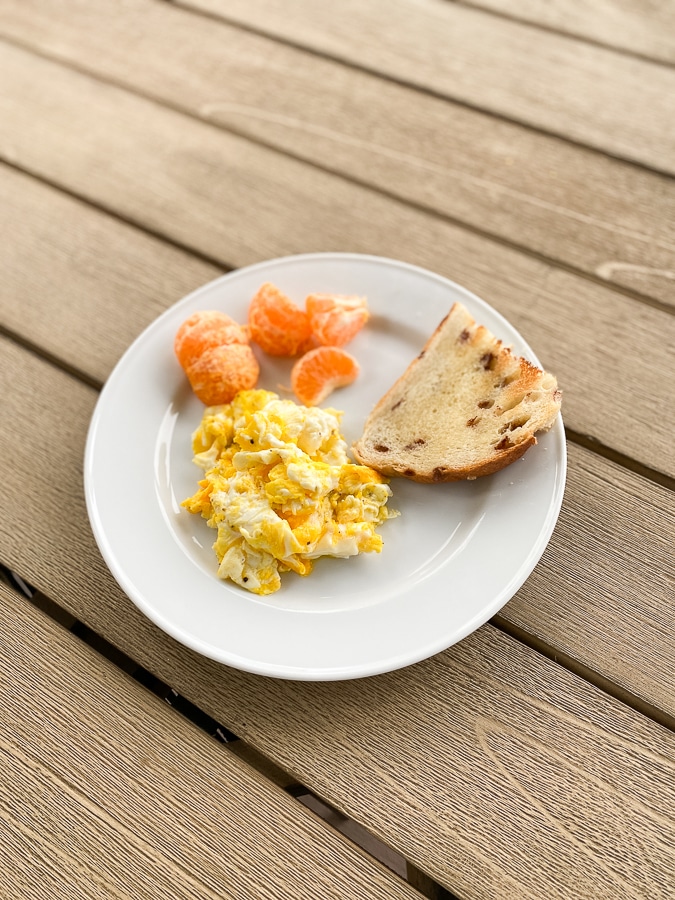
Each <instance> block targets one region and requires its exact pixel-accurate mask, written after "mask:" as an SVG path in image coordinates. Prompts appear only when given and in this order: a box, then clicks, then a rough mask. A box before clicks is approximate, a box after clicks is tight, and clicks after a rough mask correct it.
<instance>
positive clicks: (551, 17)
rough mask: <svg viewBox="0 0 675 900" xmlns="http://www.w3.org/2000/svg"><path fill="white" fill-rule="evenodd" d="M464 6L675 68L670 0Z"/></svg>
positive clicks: (541, 0) (543, 0)
mask: <svg viewBox="0 0 675 900" xmlns="http://www.w3.org/2000/svg"><path fill="white" fill-rule="evenodd" d="M458 2H460V3H463V2H464V0H458ZM466 5H467V6H475V7H479V8H482V9H488V10H492V11H494V12H498V13H502V14H503V15H506V16H509V17H513V18H517V19H522V20H523V21H526V22H531V23H532V24H533V25H543V26H545V27H546V28H553V29H555V30H556V31H560V32H562V33H563V34H570V35H575V36H576V37H580V38H583V39H585V40H591V41H597V43H599V44H604V45H606V46H608V47H614V48H615V49H617V50H625V51H628V52H629V53H635V54H639V55H640V56H645V57H647V58H649V59H653V60H660V61H661V62H664V63H674V62H675V6H673V4H672V3H670V2H669V0H652V2H649V3H644V2H643V0H595V2H593V3H587V2H586V0H556V2H555V3H551V2H549V0H468V2H467V3H466Z"/></svg>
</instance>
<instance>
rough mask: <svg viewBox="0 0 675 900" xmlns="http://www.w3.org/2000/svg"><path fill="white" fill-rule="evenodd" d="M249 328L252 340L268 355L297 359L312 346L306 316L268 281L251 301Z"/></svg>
mask: <svg viewBox="0 0 675 900" xmlns="http://www.w3.org/2000/svg"><path fill="white" fill-rule="evenodd" d="M248 325H249V331H250V334H251V339H252V340H254V341H255V342H256V344H258V345H259V346H260V347H261V348H262V349H263V350H264V351H265V353H269V354H270V356H297V354H298V353H303V352H304V351H305V350H307V349H308V347H309V346H310V345H311V344H310V342H311V337H312V331H311V329H310V327H309V319H308V318H307V313H306V312H305V311H304V309H300V307H299V306H296V304H295V303H293V301H292V300H291V299H290V298H289V297H287V296H286V295H285V294H284V293H282V292H281V291H280V290H279V289H278V288H277V287H275V286H274V285H273V284H270V283H269V282H267V283H266V284H263V285H262V287H261V288H260V289H259V291H258V293H257V294H256V295H255V297H254V298H253V299H252V300H251V304H250V306H249V310H248Z"/></svg>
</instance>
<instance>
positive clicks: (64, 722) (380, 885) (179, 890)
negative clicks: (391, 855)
mask: <svg viewBox="0 0 675 900" xmlns="http://www.w3.org/2000/svg"><path fill="white" fill-rule="evenodd" d="M0 600H1V602H0V764H1V765H2V770H3V777H2V779H0V822H1V823H4V825H5V826H6V827H4V828H3V827H0V852H1V853H2V859H3V884H2V888H1V889H0V892H1V893H2V895H3V896H6V897H10V896H11V897H12V898H13V900H17V898H20V897H26V898H30V900H34V898H38V897H40V898H43V897H44V898H47V897H48V898H50V900H51V898H54V897H57V896H64V897H65V896H70V897H73V896H77V897H78V898H79V897H83V898H84V897H91V898H97V900H98V898H102V897H115V898H120V900H122V898H125V897H134V898H136V897H137V898H147V900H151V898H152V900H155V898H174V897H176V898H178V897H180V898H191V900H197V898H199V900H202V898H204V900H206V898H209V900H216V898H219V897H228V898H242V900H244V898H249V897H250V898H270V900H271V898H278V900H286V898H289V897H298V898H300V897H302V898H303V900H304V898H306V897H314V898H317V900H318V898H321V900H323V898H325V897H335V898H338V897H339V898H342V897H353V898H361V897H363V896H364V893H365V894H366V895H367V896H368V897H378V898H382V900H385V898H387V900H388V898H391V897H400V898H401V900H403V898H408V900H414V898H419V897H420V895H419V894H418V893H417V892H416V891H414V890H413V889H412V888H410V887H409V886H408V885H406V884H404V883H403V882H402V881H400V880H399V879H398V878H396V877H395V876H393V875H392V874H391V873H390V872H388V871H387V870H386V869H384V868H383V867H381V866H380V865H378V864H376V863H374V862H373V861H372V860H370V859H369V858H368V857H366V856H365V855H363V854H361V853H360V852H359V851H358V850H356V849H355V848H354V847H353V845H351V844H350V843H349V842H347V841H345V840H343V839H342V838H341V837H340V836H339V835H337V834H336V833H334V832H333V831H331V830H330V829H328V828H326V827H325V826H324V825H323V824H322V823H320V822H319V821H318V820H317V819H316V818H315V817H314V816H312V815H310V814H309V813H306V812H305V811H304V810H303V808H302V807H301V806H300V805H299V804H297V803H296V802H295V801H294V800H293V799H291V798H290V797H289V796H288V795H287V794H285V793H284V792H283V791H281V790H279V789H277V788H275V787H274V786H273V785H271V784H270V783H269V782H267V781H266V779H264V778H262V777H261V776H259V775H258V773H257V772H256V771H255V770H254V769H251V768H250V767H249V766H247V765H245V764H244V763H242V762H240V760H239V759H237V758H236V757H234V756H233V755H232V754H231V753H230V752H229V751H228V750H227V749H226V748H225V747H223V745H221V744H218V743H216V742H215V741H213V740H211V739H209V738H208V737H207V736H206V735H205V734H203V733H201V732H200V731H199V730H198V729H197V728H195V727H194V726H192V725H191V724H190V723H189V722H187V721H186V720H185V719H183V718H182V717H181V716H180V715H178V714H177V713H175V712H173V711H171V710H170V708H169V707H168V706H166V704H163V703H161V701H159V700H158V699H157V698H156V697H154V696H153V695H152V694H150V693H149V692H148V691H146V690H144V689H143V688H142V687H141V686H140V685H138V684H137V683H135V682H134V681H132V680H131V679H130V678H127V677H125V676H124V675H123V674H122V673H121V672H120V671H119V670H118V669H116V668H115V667H114V666H113V665H112V664H110V663H109V662H108V661H107V660H105V659H104V658H103V657H101V656H99V655H98V654H96V653H95V652H94V651H92V650H91V649H90V648H88V647H86V646H85V645H83V644H82V643H81V642H79V641H78V640H77V639H76V638H75V637H73V636H72V635H70V634H69V633H68V632H66V631H64V630H63V629H62V628H60V627H59V626H58V625H56V624H55V623H54V622H52V621H50V620H49V619H47V618H46V617H45V616H44V615H43V614H42V613H40V612H39V611H38V610H36V609H35V608H34V607H31V606H30V604H28V603H27V601H25V600H23V599H21V598H19V597H17V596H13V595H12V593H11V592H10V591H9V590H8V589H7V588H5V587H4V586H2V585H0ZM5 892H7V893H5Z"/></svg>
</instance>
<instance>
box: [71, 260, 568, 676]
mask: <svg viewBox="0 0 675 900" xmlns="http://www.w3.org/2000/svg"><path fill="white" fill-rule="evenodd" d="M264 281H272V282H274V283H275V284H276V285H277V286H278V287H280V288H281V289H282V290H283V291H284V292H286V293H287V294H289V295H290V296H291V297H292V298H294V299H295V300H296V301H297V302H299V303H300V304H302V303H303V302H304V298H305V296H306V295H307V294H308V293H310V292H312V291H318V292H335V293H342V294H365V295H366V296H367V297H368V302H369V306H370V309H371V312H372V317H371V319H370V321H369V323H368V325H367V327H366V328H365V329H363V331H362V332H361V333H360V334H359V335H358V336H357V337H356V338H355V339H354V341H353V342H352V343H351V344H350V346H349V349H350V352H352V353H353V354H354V355H355V356H356V357H357V358H358V359H359V361H360V363H361V366H362V372H361V375H360V377H359V379H358V380H357V381H356V382H355V383H354V384H353V385H351V386H349V387H347V388H342V389H340V390H339V391H336V392H335V393H334V394H332V395H331V396H330V398H329V399H328V400H327V401H326V405H332V406H334V407H336V408H338V409H342V410H344V412H345V415H344V419H343V433H344V434H345V437H346V439H347V441H348V442H349V443H351V442H352V441H353V440H355V439H356V438H357V437H358V436H359V435H360V433H361V431H362V427H363V423H364V421H365V418H366V415H367V414H368V412H369V411H370V409H371V408H372V406H373V405H374V404H375V402H376V401H377V400H378V399H379V398H380V396H381V395H382V394H383V393H384V392H385V391H386V390H387V389H388V388H389V387H390V385H391V384H392V383H393V382H394V380H395V379H396V378H397V377H398V376H399V375H400V374H401V373H402V372H403V371H404V370H405V368H406V367H407V365H408V363H409V362H410V360H411V359H413V357H415V356H416V355H417V353H418V352H419V350H420V349H421V347H422V346H423V344H424V343H425V341H426V339H427V337H428V336H429V335H430V334H431V332H432V331H433V330H434V329H435V328H436V326H437V325H438V323H439V322H440V321H441V319H442V318H443V316H445V315H446V313H447V312H448V310H449V309H450V307H451V306H452V304H453V302H454V301H455V300H459V301H461V302H462V303H463V304H464V305H465V306H466V307H467V308H468V309H469V311H470V312H471V313H472V314H473V315H474V317H475V318H476V319H477V321H479V322H481V323H482V324H484V325H486V326H487V327H488V328H489V329H490V330H491V331H493V333H495V334H496V335H497V336H498V337H501V338H502V339H503V340H504V341H505V343H507V344H510V345H511V346H512V347H513V348H514V350H515V351H516V352H517V353H519V354H522V355H524V356H526V357H527V358H529V359H530V360H531V361H532V362H534V363H537V359H536V357H535V355H534V354H533V353H532V351H531V350H530V348H529V347H528V346H527V345H526V344H525V342H524V341H523V339H522V338H521V337H520V335H519V334H518V333H517V332H516V331H515V330H514V329H513V327H512V326H511V325H509V323H508V322H507V321H506V320H505V319H503V318H502V317H501V316H500V315H499V314H498V313H496V312H495V311H494V310H493V309H492V308H491V307H489V306H488V305H487V304H486V303H484V302H483V301H482V300H480V299H478V298H477V297H475V296H474V295H473V294H471V293H469V292H468V291H466V290H465V289H464V288H461V287H459V286H458V285H456V284H453V283H452V282H450V281H447V280H446V279H444V278H441V277H440V276H438V275H434V274H432V273H431V272H427V271H425V270H423V269H419V268H416V267H414V266H410V265H406V264H403V263H400V262H395V261H393V260H388V259H382V258H379V257H371V256H359V255H356V254H340V253H323V254H310V255H305V256H295V257H286V258H283V259H278V260H272V261H270V262H266V263H261V264H259V265H255V266H250V267H248V268H246V269H239V270H237V271H235V272H233V273H231V274H229V275H225V276H224V277H222V278H219V279H217V280H216V281H213V282H211V283H210V284H207V285H205V286H204V287H202V288H200V289H199V290H197V291H195V292H194V293H192V294H190V295H189V296H188V297H186V298H185V299H183V300H182V301H180V302H179V303H177V304H176V305H175V306H173V307H172V308H171V309H169V310H167V312H165V313H164V314H163V315H162V316H160V317H159V318H158V319H157V320H156V321H155V322H154V323H152V325H150V326H149V327H148V328H147V329H146V330H145V331H144V332H143V333H142V334H141V335H140V337H138V338H137V340H136V341H135V342H134V343H133V344H132V345H131V347H130V348H129V349H128V350H127V352H126V353H125V354H124V356H123V357H122V358H121V359H120V361H119V363H118V364H117V366H116V367H115V369H114V371H113V373H112V374H111V376H110V378H109V379H108V381H107V383H106V385H105V387H104V389H103V391H102V392H101V396H100V399H99V401H98V404H97V406H96V410H95V412H94V416H93V418H92V422H91V427H90V431H89V436H88V439H87V447H86V454H85V469H84V476H85V489H86V499H87V508H88V511H89V517H90V520H91V525H92V528H93V531H94V534H95V536H96V539H97V541H98V545H99V547H100V550H101V553H102V554H103V557H104V558H105V560H106V562H107V564H108V566H109V567H110V570H111V572H112V574H113V575H114V576H115V578H116V579H117V581H118V582H119V584H120V585H121V587H122V589H123V590H124V591H125V592H126V593H127V595H128V596H129V597H130V598H131V600H132V601H133V602H134V603H135V604H136V605H137V606H138V607H139V608H140V609H141V610H142V611H143V612H144V613H145V615H146V616H148V618H150V619H151V620H152V621H153V622H155V623H156V624H157V625H158V626H159V627H160V628H162V629H163V630H164V631H166V632H167V633H168V634H170V635H172V636H173V637H174V638H176V639H177V640H178V641H181V642H182V643H184V644H186V645H187V646H188V647H191V648H193V649H194V650H197V651H198V652H199V653H202V654H204V655H205V656H208V657H211V658H213V659H216V660H219V661H220V662H223V663H226V664H228V665H230V666H234V667H237V668H240V669H244V670H246V671H250V672H256V673H259V674H262V675H271V676H276V677H280V678H293V679H308V680H333V679H343V678H357V677H362V676H366V675H374V674H376V673H380V672H385V671H389V670H392V669H396V668H400V667H402V666H406V665H408V664H410V663H414V662H417V661H418V660H421V659H425V658H427V657H429V656H431V655H433V654H435V653H437V652H439V651H440V650H443V649H445V648H446V647H449V646H450V645H451V644H453V643H454V642H456V641H458V640H460V639H461V638H463V637H465V636H466V635H467V634H469V633H470V632H472V631H473V630H474V629H476V628H477V627H478V626H479V625H481V624H483V623H484V622H485V621H486V620H487V619H489V618H490V617H491V616H492V615H494V614H495V613H496V612H497V611H498V610H499V609H500V608H501V607H502V606H503V605H504V604H505V603H506V602H507V600H509V599H510V598H511V597H512V596H513V594H514V593H515V592H516V591H517V590H518V588H519V587H520V586H521V585H522V583H523V582H524V581H525V579H526V578H527V576H528V575H529V574H530V572H531V571H532V569H533V568H534V566H535V565H536V563H537V561H538V560H539V558H540V556H541V554H542V553H543V551H544V548H545V547H546V544H547V542H548V540H549V537H550V535H551V532H552V531H553V527H554V525H555V522H556V519H557V517H558V512H559V510H560V505H561V502H562V497H563V490H564V484H565V470H566V454H565V439H564V430H563V425H562V421H561V419H560V418H558V420H557V422H556V424H555V426H554V427H553V428H552V430H551V431H550V432H549V433H548V434H545V435H543V436H541V437H540V439H539V443H538V444H537V446H536V447H533V448H532V449H530V450H529V451H528V452H527V453H526V454H525V456H524V457H523V458H522V459H521V460H519V461H518V462H516V463H514V464H513V465H511V466H509V467H508V468H506V469H504V470H503V471H501V472H499V473H497V474H496V475H492V476H488V477H485V478H479V479H477V480H476V481H473V482H461V483H453V484H441V485H422V484H415V483H413V482H409V481H407V480H404V479H394V480H393V481H392V482H391V486H392V488H393V492H394V496H393V498H392V499H391V500H390V505H391V506H392V507H393V508H395V509H398V510H400V511H401V516H400V517H399V518H396V519H393V520H390V521H389V522H385V523H384V524H383V525H382V526H381V529H380V533H381V534H382V537H383V539H384V549H383V551H382V552H381V553H380V554H365V555H362V556H359V557H356V558H354V557H353V558H351V559H346V560H341V559H328V558H324V559H321V560H319V561H318V563H317V564H316V566H315V569H314V571H313V572H312V574H311V575H310V576H309V577H308V578H301V577H300V576H297V575H295V574H294V573H287V574H286V575H284V576H282V588H281V590H279V591H278V592H277V593H275V594H272V595H271V596H269V597H257V596H255V595H253V594H250V593H248V592H246V591H244V590H242V589H241V588H239V587H237V586H236V585H234V584H231V583H230V582H224V581H221V580H219V579H218V578H217V577H216V574H215V573H216V559H215V555H214V553H213V551H212V549H211V545H212V542H213V537H214V532H213V530H212V529H210V528H208V526H207V525H206V523H205V522H204V520H203V519H201V517H198V516H194V515H191V514H190V513H188V512H187V511H186V510H184V509H182V508H181V507H180V501H181V500H183V499H184V498H185V497H188V496H190V495H191V494H192V493H193V492H194V490H195V488H196V483H197V480H198V478H199V476H200V471H199V470H198V469H197V467H196V466H195V465H194V464H193V463H192V460H191V444H190V436H191V433H192V431H193V430H194V429H195V428H196V426H197V425H198V424H199V421H200V419H201V413H202V410H203V406H202V404H201V403H200V402H199V401H198V400H197V399H196V398H195V397H194V395H193V394H192V392H191V390H190V388H189V386H188V384H187V381H186V379H185V376H184V374H183V372H182V370H181V369H180V367H179V365H178V363H177V361H176V359H175V357H174V353H173V340H174V335H175V333H176V330H177V329H178V327H179V325H180V324H181V323H182V322H183V320H184V319H185V318H186V317H187V316H188V315H189V314H190V313H192V312H194V311H196V310H200V309H222V310H224V311H226V312H227V313H229V314H230V315H231V316H233V317H234V318H235V319H237V320H238V321H240V322H245V321H246V313H247V309H248V303H249V301H250V298H251V297H252V296H253V294H254V293H255V291H256V290H257V289H258V287H259V286H260V285H261V284H262V283H263V282H264ZM258 356H259V359H260V361H261V378H260V382H259V386H260V387H265V388H268V389H270V390H276V389H277V386H278V385H279V384H282V385H284V384H285V385H287V384H288V383H289V378H288V372H289V369H290V364H289V362H288V361H286V360H283V361H280V360H272V359H270V358H265V357H264V355H263V354H262V353H260V354H258Z"/></svg>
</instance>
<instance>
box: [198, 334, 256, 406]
mask: <svg viewBox="0 0 675 900" xmlns="http://www.w3.org/2000/svg"><path fill="white" fill-rule="evenodd" d="M185 372H186V374H187V377H188V380H189V382H190V385H191V387H192V390H193V391H194V392H195V394H196V395H197V396H198V397H199V399H200V400H201V401H202V403H204V404H205V405H206V406H219V405H220V404H221V403H229V402H230V401H231V400H232V398H233V397H234V395H235V394H236V393H237V392H238V391H246V390H250V389H251V388H254V387H255V386H256V384H257V381H258V375H259V374H260V367H259V365H258V360H257V359H256V358H255V356H254V355H253V350H251V348H250V346H249V345H248V344H221V346H220V347H211V348H209V349H208V350H206V351H205V352H204V353H202V355H201V356H200V357H199V358H198V359H195V360H193V362H192V363H191V364H190V365H189V366H187V368H186V370H185Z"/></svg>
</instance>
